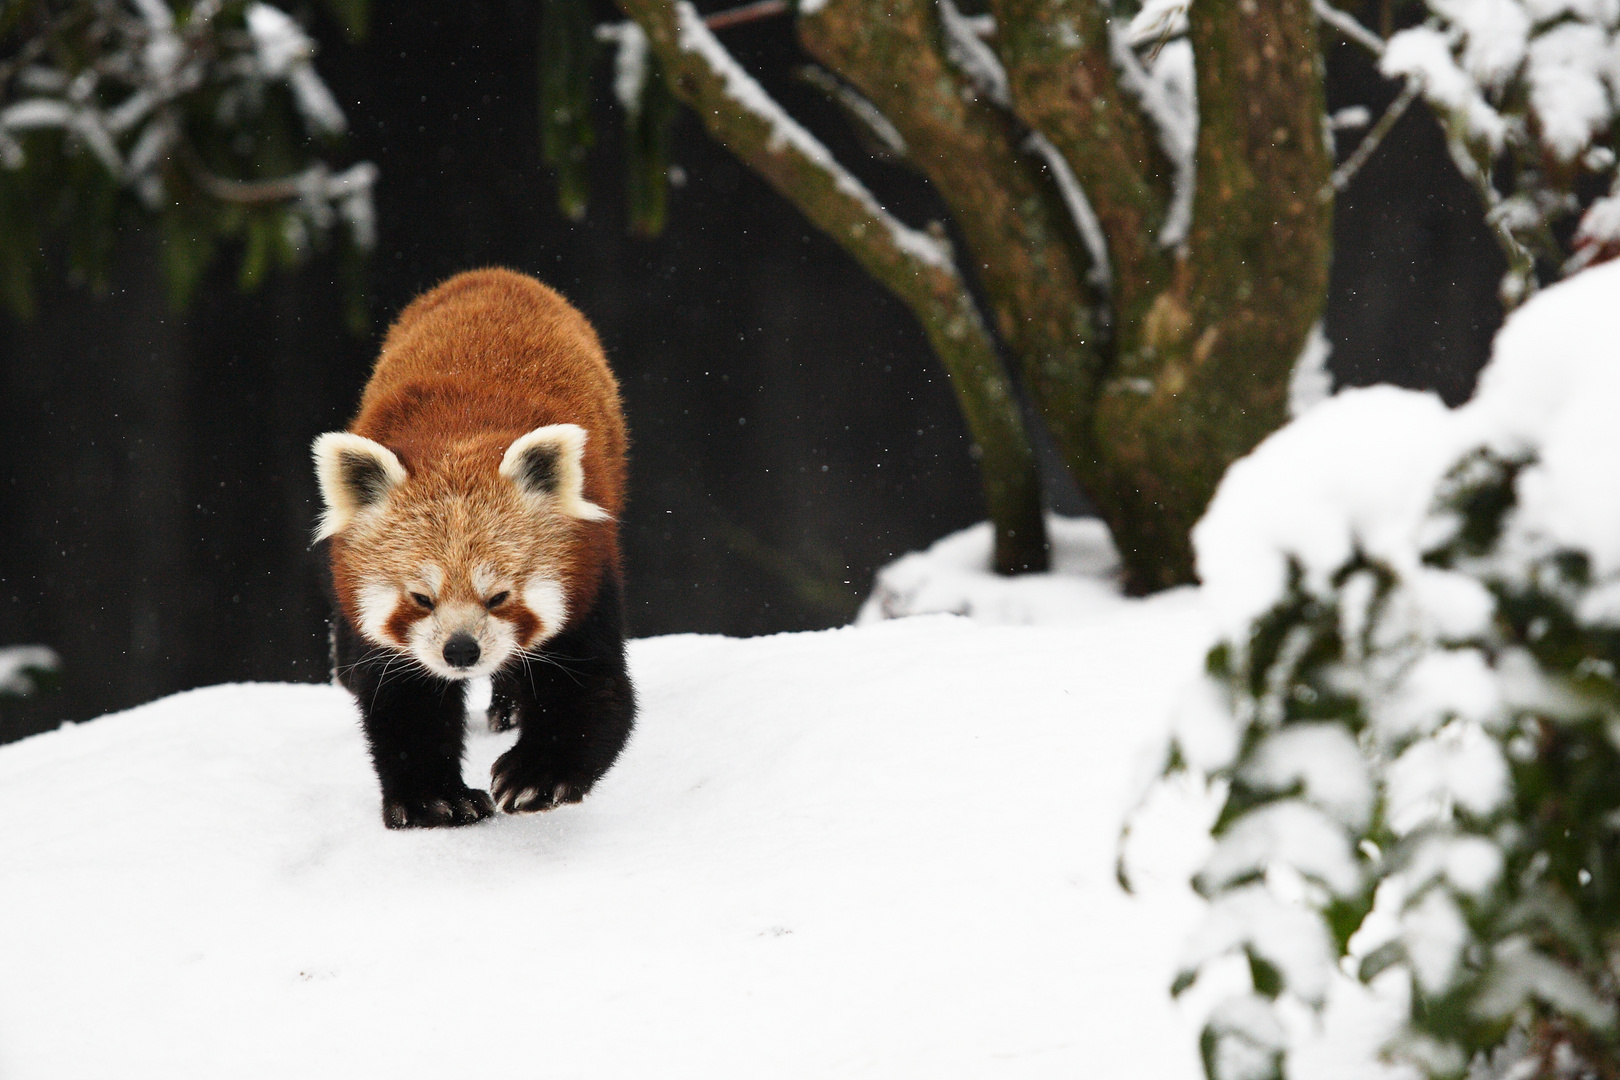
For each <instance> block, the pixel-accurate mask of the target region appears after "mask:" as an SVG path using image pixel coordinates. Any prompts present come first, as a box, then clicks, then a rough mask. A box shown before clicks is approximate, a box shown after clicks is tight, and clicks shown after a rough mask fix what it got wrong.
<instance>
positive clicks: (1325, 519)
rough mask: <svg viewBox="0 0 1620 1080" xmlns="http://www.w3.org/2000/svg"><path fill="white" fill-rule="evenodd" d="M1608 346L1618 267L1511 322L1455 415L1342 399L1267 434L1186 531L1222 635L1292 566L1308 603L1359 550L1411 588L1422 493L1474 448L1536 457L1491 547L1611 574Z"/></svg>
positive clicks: (1401, 393) (1616, 555)
mask: <svg viewBox="0 0 1620 1080" xmlns="http://www.w3.org/2000/svg"><path fill="white" fill-rule="evenodd" d="M1617 343H1620V264H1613V263H1605V264H1603V265H1600V266H1596V267H1593V268H1592V269H1590V270H1586V271H1583V272H1582V273H1580V274H1577V275H1576V276H1575V277H1573V278H1570V279H1569V280H1567V281H1565V282H1562V283H1560V284H1559V285H1558V286H1556V287H1554V288H1550V289H1546V290H1544V291H1542V292H1540V293H1537V294H1536V295H1535V296H1534V297H1532V298H1531V299H1530V301H1529V302H1528V303H1526V304H1525V305H1524V306H1523V307H1521V308H1519V309H1518V310H1517V311H1515V312H1514V313H1513V314H1512V315H1511V316H1510V317H1509V319H1508V321H1507V324H1506V325H1505V326H1504V327H1503V328H1502V330H1501V331H1500V332H1499V333H1498V334H1497V337H1496V342H1495V345H1494V348H1493V352H1492V359H1491V362H1490V365H1489V366H1488V367H1487V368H1486V369H1485V371H1484V373H1483V374H1482V375H1481V377H1480V383H1479V389H1478V390H1477V392H1476V393H1475V395H1474V397H1473V399H1472V400H1471V401H1469V402H1468V403H1467V404H1466V405H1464V406H1462V407H1461V408H1459V409H1455V410H1448V409H1446V408H1445V406H1444V405H1442V404H1441V403H1440V401H1439V399H1438V398H1435V397H1434V396H1433V395H1430V394H1420V393H1416V392H1414V391H1410V390H1398V389H1395V388H1393V387H1388V386H1375V387H1370V388H1367V389H1362V390H1346V391H1343V392H1341V393H1339V394H1338V395H1336V396H1334V397H1333V398H1332V399H1330V400H1328V401H1326V402H1324V403H1323V404H1321V405H1319V406H1318V407H1317V408H1315V409H1313V410H1311V411H1310V412H1309V413H1308V414H1306V415H1305V416H1303V417H1301V418H1300V419H1299V420H1296V421H1294V422H1293V423H1291V424H1289V425H1288V426H1286V427H1284V428H1283V429H1282V430H1280V431H1278V432H1276V433H1275V434H1273V435H1272V436H1271V437H1270V438H1268V439H1267V440H1266V441H1265V442H1263V443H1261V444H1260V446H1259V447H1258V448H1257V449H1256V450H1255V451H1254V452H1253V453H1252V454H1250V455H1249V456H1248V457H1246V458H1243V459H1242V460H1240V461H1238V462H1237V463H1236V464H1234V465H1233V466H1232V467H1231V469H1229V470H1228V471H1227V474H1226V476H1225V478H1224V479H1223V480H1222V481H1221V485H1220V488H1219V490H1217V491H1216V493H1215V499H1214V501H1213V502H1212V503H1211V504H1210V508H1209V511H1208V512H1207V513H1206V514H1205V516H1204V519H1203V520H1202V521H1201V522H1199V524H1198V527H1197V528H1196V529H1195V530H1194V532H1193V544H1194V547H1195V549H1196V550H1197V553H1198V575H1199V577H1200V579H1202V581H1203V582H1204V593H1205V600H1206V602H1207V603H1208V604H1209V606H1210V609H1211V611H1212V612H1213V613H1214V615H1215V617H1216V619H1217V620H1218V623H1219V627H1220V630H1221V631H1222V633H1224V634H1227V635H1238V634H1241V633H1242V632H1243V628H1244V627H1246V626H1247V625H1248V624H1249V623H1251V622H1252V621H1253V620H1254V619H1255V618H1256V617H1258V616H1259V615H1260V614H1261V613H1262V612H1264V611H1265V610H1266V609H1268V608H1269V607H1270V606H1271V605H1272V604H1274V603H1276V602H1277V601H1278V600H1279V599H1281V597H1282V595H1283V591H1284V588H1285V586H1286V584H1287V575H1288V561H1289V559H1290V558H1293V559H1294V560H1296V561H1297V562H1298V564H1299V566H1300V569H1301V570H1302V571H1303V572H1304V573H1305V575H1306V584H1307V585H1308V586H1310V587H1311V588H1312V591H1316V592H1322V591H1326V585H1325V583H1326V579H1327V577H1328V576H1329V575H1331V574H1333V573H1334V572H1335V571H1336V570H1338V569H1339V568H1340V567H1341V566H1343V565H1344V563H1345V560H1346V559H1347V557H1348V556H1349V555H1350V554H1351V552H1352V551H1353V550H1355V549H1358V548H1359V550H1360V551H1362V552H1363V553H1364V554H1367V555H1369V556H1372V557H1376V558H1378V559H1380V560H1382V561H1384V562H1385V563H1387V564H1388V565H1389V566H1391V567H1392V568H1393V569H1395V570H1396V571H1398V572H1401V573H1403V574H1407V573H1411V574H1413V575H1414V576H1416V571H1417V569H1418V562H1419V559H1420V556H1421V552H1422V550H1423V549H1424V547H1425V546H1426V544H1425V541H1428V540H1432V539H1433V538H1432V537H1427V536H1424V535H1423V532H1424V530H1425V528H1426V527H1432V526H1426V521H1427V520H1428V517H1429V511H1430V510H1431V509H1432V506H1433V500H1434V494H1435V489H1436V486H1437V484H1438V483H1439V481H1440V479H1441V477H1442V476H1444V475H1445V474H1446V472H1447V471H1448V470H1450V469H1451V468H1452V467H1453V466H1455V465H1456V464H1457V463H1458V462H1459V461H1460V460H1461V459H1462V457H1463V456H1464V455H1465V454H1467V453H1468V452H1469V451H1471V450H1473V449H1475V448H1477V447H1485V448H1487V449H1489V450H1491V451H1492V452H1494V453H1496V454H1498V455H1500V456H1502V457H1506V458H1513V457H1518V456H1521V455H1524V454H1526V453H1527V452H1533V453H1534V455H1535V463H1534V464H1532V465H1531V466H1529V468H1527V470H1526V471H1525V474H1524V475H1523V476H1522V477H1521V478H1520V481H1519V485H1520V487H1519V491H1520V497H1521V500H1522V501H1521V505H1520V507H1519V508H1518V510H1517V511H1515V513H1514V515H1513V519H1512V522H1511V524H1510V526H1509V527H1510V529H1511V530H1512V533H1513V537H1512V540H1513V542H1512V543H1508V544H1505V545H1504V546H1505V547H1510V548H1516V549H1517V550H1518V551H1519V552H1520V553H1521V555H1523V556H1524V557H1529V556H1531V555H1533V554H1543V553H1546V552H1549V551H1551V550H1553V549H1556V548H1561V547H1562V548H1576V549H1581V550H1585V551H1587V552H1588V553H1590V554H1591V556H1592V562H1593V565H1592V570H1593V574H1594V576H1595V577H1597V578H1603V577H1607V576H1610V575H1613V574H1615V573H1617V572H1620V488H1617V487H1616V486H1615V484H1614V482H1613V477H1614V464H1615V462H1617V461H1620V423H1616V422H1615V413H1616V410H1617V409H1620V344H1617ZM1441 606H1444V605H1443V604H1442V605H1441ZM1437 614H1439V615H1440V616H1441V617H1444V616H1445V615H1446V612H1444V611H1440V612H1437Z"/></svg>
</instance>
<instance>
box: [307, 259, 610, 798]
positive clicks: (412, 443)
mask: <svg viewBox="0 0 1620 1080" xmlns="http://www.w3.org/2000/svg"><path fill="white" fill-rule="evenodd" d="M626 442H627V436H626V432H625V424H624V417H623V413H622V411H621V408H620V403H619V388H618V383H617V382H616V381H615V380H614V377H613V373H612V371H611V370H610V369H609V368H608V364H607V358H606V357H605V356H604V355H603V352H602V346H601V344H600V343H599V342H598V340H597V337H596V333H595V331H594V330H593V329H592V328H591V325H590V323H588V322H587V321H586V320H585V317H584V316H583V315H581V314H580V313H579V312H578V311H577V310H575V309H574V307H573V306H572V305H570V304H569V303H568V301H566V300H564V299H563V298H562V297H561V296H559V295H558V294H557V293H555V292H553V291H552V290H551V289H549V288H547V287H546V286H544V285H542V284H540V283H539V282H538V281H535V280H534V279H533V278H530V277H527V276H525V275H523V274H518V273H514V272H512V271H510V270H494V269H492V270H475V271H470V272H468V273H463V274H458V275H456V276H455V277H453V278H451V279H450V280H448V281H446V282H444V283H443V284H442V285H440V286H438V287H437V288H435V289H433V290H431V291H430V292H427V293H425V294H423V295H422V296H420V297H418V298H417V299H416V300H415V301H413V302H412V303H411V304H410V305H409V306H408V307H406V308H405V310H404V311H403V312H402V313H401V314H400V316H399V319H398V321H397V322H395V323H394V325H393V327H392V328H390V329H389V331H388V336H387V338H386V339H385V340H384V341H383V346H382V352H381V354H380V355H379V357H378V359H377V364H376V367H375V369H374V370H373V372H372V375H371V380H370V382H368V383H367V384H366V389H365V393H364V395H363V396H362V397H361V400H360V411H359V414H358V415H357V416H356V417H355V419H354V422H353V423H351V424H350V425H349V429H348V430H347V431H342V432H330V433H328V434H325V435H322V436H320V437H319V438H318V439H316V440H315V445H314V454H315V471H316V477H317V479H318V481H319V484H320V490H321V498H322V501H323V502H324V503H325V511H324V513H323V514H322V516H321V521H320V526H319V528H318V530H317V532H316V538H317V540H324V541H326V542H327V544H328V555H329V558H330V563H331V583H332V593H333V606H334V612H333V620H332V645H333V674H334V677H335V678H336V680H337V681H338V682H339V683H340V684H341V685H343V686H345V687H347V688H348V689H349V690H350V691H351V692H352V693H353V694H354V695H355V699H356V701H357V702H358V704H359V706H360V710H361V714H362V722H363V725H364V727H365V732H366V736H367V741H368V742H369V744H370V748H371V756H372V762H373V764H374V765H375V767H376V771H377V779H378V782H379V784H380V785H381V788H382V800H383V822H384V824H386V825H387V826H388V827H389V828H410V827H417V826H439V825H465V824H470V823H472V822H475V821H480V820H482V819H484V818H486V817H489V816H490V815H491V814H492V813H493V812H494V809H495V806H496V805H497V804H498V805H499V806H500V808H501V809H502V810H503V811H506V812H508V813H519V812H525V811H534V810H546V809H550V808H551V807H553V806H556V805H558V804H559V803H566V802H578V801H579V800H580V799H581V798H583V797H584V795H585V793H586V792H587V791H589V790H590V788H591V786H592V785H593V784H595V782H596V781H597V780H598V779H600V778H601V776H602V774H603V773H605V772H607V770H608V768H609V767H610V766H611V765H612V764H613V761H614V759H615V758H616V757H617V756H618V754H619V751H620V750H621V749H622V748H623V746H624V743H625V740H626V739H627V738H628V737H629V733H630V727H631V724H632V723H633V721H634V716H635V693H634V689H633V687H632V685H631V682H630V678H629V674H628V671H627V668H626V664H625V652H624V632H623V614H622V610H623V601H622V599H621V581H620V555H619V540H618V526H617V522H618V517H619V514H620V513H621V512H622V510H623V508H624V498H625V473H626V466H625V450H626ZM480 675H488V676H490V678H491V680H492V684H493V687H494V694H493V697H492V699H491V704H490V710H489V720H490V723H491V725H492V726H494V727H496V728H497V729H502V728H505V727H510V726H512V725H513V724H514V723H515V724H516V726H517V727H518V728H519V735H518V739H517V742H516V743H515V744H514V745H513V746H512V748H511V749H510V750H508V751H507V752H506V753H505V754H503V755H502V756H501V757H500V759H499V760H497V761H496V762H495V765H494V767H493V768H492V770H491V778H492V784H491V791H492V792H493V794H494V798H493V799H491V797H490V795H489V794H487V793H485V792H484V791H482V790H477V789H474V788H470V787H468V786H467V785H466V784H464V783H463V781H462V776H461V756H462V750H463V740H464V722H463V710H464V700H463V699H464V691H465V687H466V680H467V679H469V678H472V677H474V676H480Z"/></svg>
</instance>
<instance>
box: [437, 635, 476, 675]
mask: <svg viewBox="0 0 1620 1080" xmlns="http://www.w3.org/2000/svg"><path fill="white" fill-rule="evenodd" d="M444 662H445V663H447V664H449V665H450V666H451V667H472V666H473V665H474V664H476V663H478V642H476V641H474V640H473V636H472V635H471V634H469V633H466V632H465V631H464V632H462V633H459V634H451V635H450V640H449V641H447V642H445V643H444Z"/></svg>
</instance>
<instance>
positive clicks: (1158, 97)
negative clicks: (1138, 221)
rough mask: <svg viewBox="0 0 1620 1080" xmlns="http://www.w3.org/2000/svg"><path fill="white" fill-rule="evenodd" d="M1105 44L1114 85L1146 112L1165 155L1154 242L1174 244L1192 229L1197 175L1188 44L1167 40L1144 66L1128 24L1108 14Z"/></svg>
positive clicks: (1194, 104)
mask: <svg viewBox="0 0 1620 1080" xmlns="http://www.w3.org/2000/svg"><path fill="white" fill-rule="evenodd" d="M1108 48H1109V53H1110V55H1111V56H1112V58H1113V61H1114V66H1115V67H1116V68H1118V69H1119V78H1120V85H1122V86H1123V87H1124V88H1125V90H1126V92H1128V93H1129V94H1130V95H1131V96H1132V97H1134V98H1135V99H1136V101H1137V103H1138V104H1139V105H1140V106H1141V108H1142V111H1143V112H1145V113H1147V115H1148V119H1150V120H1151V121H1152V122H1153V127H1154V130H1155V131H1156V132H1157V133H1158V137H1159V148H1160V149H1161V150H1163V151H1164V155H1165V157H1167V158H1169V159H1170V167H1171V181H1170V209H1169V212H1168V213H1166V214H1165V219H1164V224H1163V225H1161V226H1160V227H1159V245H1160V246H1161V247H1166V248H1173V247H1178V246H1180V245H1181V244H1182V243H1184V242H1185V241H1186V239H1187V234H1188V232H1189V231H1191V229H1192V206H1193V193H1194V191H1195V190H1196V186H1197V178H1198V173H1197V150H1198V98H1197V90H1196V87H1195V83H1194V81H1193V53H1192V46H1191V45H1190V44H1189V43H1187V42H1185V41H1178V42H1171V43H1170V44H1168V45H1166V46H1165V47H1164V48H1163V49H1161V50H1160V53H1159V56H1158V57H1157V58H1156V60H1155V61H1154V63H1153V67H1152V69H1151V70H1149V69H1148V68H1147V67H1144V66H1143V64H1142V61H1141V60H1140V59H1139V58H1138V57H1137V55H1136V50H1135V48H1134V47H1133V46H1132V45H1131V32H1130V29H1129V27H1126V26H1122V25H1121V24H1120V21H1119V20H1117V19H1110V20H1109V21H1108Z"/></svg>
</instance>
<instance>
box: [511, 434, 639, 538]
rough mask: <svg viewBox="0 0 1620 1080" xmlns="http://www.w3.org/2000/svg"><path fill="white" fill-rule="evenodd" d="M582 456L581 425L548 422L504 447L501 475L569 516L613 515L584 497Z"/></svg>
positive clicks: (599, 518) (597, 517)
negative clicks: (504, 453)
mask: <svg viewBox="0 0 1620 1080" xmlns="http://www.w3.org/2000/svg"><path fill="white" fill-rule="evenodd" d="M584 459H585V429H584V428H582V427H580V426H579V425H578V424H548V425H547V426H545V427H542V428H535V429H534V430H533V431H531V432H529V433H528V434H527V435H523V436H520V437H519V438H518V439H517V440H515V441H514V442H513V443H512V445H511V446H509V447H507V448H506V456H505V457H503V458H502V459H501V475H502V476H504V477H506V478H507V479H508V480H510V481H512V483H514V484H516V485H517V487H518V490H519V491H521V492H522V493H523V494H524V495H525V496H527V497H528V498H530V499H534V500H537V501H544V502H546V503H549V504H550V505H552V506H555V507H556V508H557V509H558V510H560V511H562V512H563V513H564V514H567V515H568V516H569V517H576V518H579V519H581V520H583V521H606V520H608V519H610V518H612V516H613V515H612V514H609V513H608V512H607V511H606V510H604V509H602V508H601V507H600V506H598V505H596V504H595V503H593V502H590V501H589V500H587V499H586V498H585V466H584Z"/></svg>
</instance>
